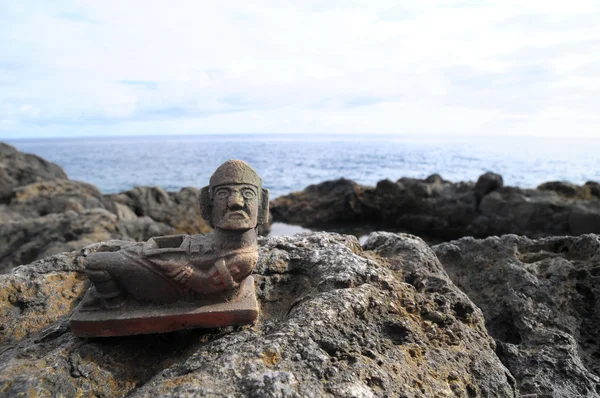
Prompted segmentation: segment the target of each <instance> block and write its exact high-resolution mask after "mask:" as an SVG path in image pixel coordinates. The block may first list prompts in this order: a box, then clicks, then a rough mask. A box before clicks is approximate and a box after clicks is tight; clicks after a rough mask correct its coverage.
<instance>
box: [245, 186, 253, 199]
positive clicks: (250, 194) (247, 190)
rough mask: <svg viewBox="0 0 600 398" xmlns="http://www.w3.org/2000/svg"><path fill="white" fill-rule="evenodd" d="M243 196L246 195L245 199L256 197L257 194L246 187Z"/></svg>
mask: <svg viewBox="0 0 600 398" xmlns="http://www.w3.org/2000/svg"><path fill="white" fill-rule="evenodd" d="M242 196H243V197H244V199H254V198H255V197H256V194H255V193H254V191H253V190H251V189H249V188H246V189H244V190H243V191H242Z"/></svg>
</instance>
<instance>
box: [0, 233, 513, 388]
mask: <svg viewBox="0 0 600 398" xmlns="http://www.w3.org/2000/svg"><path fill="white" fill-rule="evenodd" d="M122 244H123V243H121V242H108V243H106V244H103V245H94V246H92V247H90V248H88V249H87V250H86V251H84V252H83V253H81V254H80V256H83V255H86V253H87V252H89V251H92V250H114V249H116V248H118V247H120V245H122ZM125 244H126V243H125ZM260 246H261V247H260V252H259V262H258V265H257V268H256V273H255V282H256V289H257V295H258V298H259V300H260V305H261V318H260V320H259V322H258V323H257V324H256V325H254V326H252V327H238V328H223V329H215V330H204V331H203V330H191V331H181V332H173V333H169V334H163V335H147V336H134V337H115V338H104V339H102V338H97V339H78V338H75V337H74V336H73V335H72V334H71V332H70V330H69V326H68V317H69V315H70V314H71V312H72V310H73V307H74V306H75V305H76V304H77V302H78V300H79V299H80V298H81V296H82V293H83V292H84V290H85V289H86V287H87V285H86V281H85V278H83V277H82V273H81V267H80V265H79V264H80V263H81V262H80V261H79V260H78V258H77V257H78V256H76V255H75V254H59V255H55V256H53V257H50V258H47V259H44V260H39V261H37V262H34V263H32V264H29V265H25V266H22V267H19V268H17V269H15V270H13V271H12V272H11V273H9V274H5V275H0V314H1V315H2V319H4V320H5V322H3V328H2V330H1V331H0V333H1V334H0V338H1V339H2V340H1V341H0V392H2V394H4V395H6V396H19V395H20V394H23V395H27V394H28V393H30V392H34V394H37V395H48V396H78V395H79V396H124V395H128V396H132V397H155V396H161V397H179V396H255V397H304V396H306V397H322V396H335V397H379V396H381V397H383V396H397V397H422V396H432V397H433V396H440V397H442V396H464V397H474V396H481V397H515V396H517V395H518V391H517V390H516V385H515V382H514V378H513V376H512V375H511V374H510V372H509V371H508V370H507V369H506V367H505V366H504V365H503V364H502V363H501V362H500V360H499V359H498V357H497V356H496V354H495V352H494V348H495V343H494V341H493V339H491V338H490V337H489V335H488V334H487V332H486V330H485V327H484V321H483V316H482V313H481V311H480V310H479V309H478V308H477V307H476V306H475V305H474V304H473V303H472V302H471V301H470V300H469V298H468V297H467V296H466V295H465V294H464V293H462V292H461V291H460V290H459V289H457V288H456V286H454V284H453V283H452V282H451V281H450V279H449V278H448V276H447V275H446V273H445V272H444V271H443V269H442V268H441V265H440V263H439V261H438V260H437V258H436V257H435V255H434V254H433V252H432V251H431V249H430V248H429V247H428V246H427V245H426V244H425V243H424V242H423V241H422V240H420V239H418V238H416V237H412V236H408V235H394V234H373V235H372V236H371V237H370V238H369V240H368V242H367V244H366V248H368V249H369V251H363V250H362V249H361V248H360V246H359V244H358V241H357V240H356V238H354V237H349V236H342V235H337V234H328V233H314V234H304V235H298V236H295V237H281V238H268V239H266V238H262V239H261V240H260Z"/></svg>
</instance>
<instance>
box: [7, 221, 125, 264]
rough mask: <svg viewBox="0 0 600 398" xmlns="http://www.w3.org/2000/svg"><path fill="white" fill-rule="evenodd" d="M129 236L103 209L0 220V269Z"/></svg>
mask: <svg viewBox="0 0 600 398" xmlns="http://www.w3.org/2000/svg"><path fill="white" fill-rule="evenodd" d="M122 238H126V239H131V238H129V237H128V236H127V235H125V234H124V233H122V231H121V230H120V227H119V223H118V220H117V216H116V215H114V214H113V213H111V212H109V211H107V210H104V209H91V210H84V211H82V212H80V213H77V212H75V211H72V210H70V211H66V212H64V213H55V214H49V215H47V216H44V217H35V218H24V219H22V220H16V221H11V222H7V223H2V224H0V272H2V271H6V270H7V269H9V268H12V267H14V266H17V265H21V264H27V263H29V262H31V261H34V260H36V259H39V258H44V257H47V256H49V255H52V254H56V253H60V252H65V251H71V250H78V249H81V248H82V247H84V246H85V245H89V244H91V243H94V242H99V241H104V240H109V239H122Z"/></svg>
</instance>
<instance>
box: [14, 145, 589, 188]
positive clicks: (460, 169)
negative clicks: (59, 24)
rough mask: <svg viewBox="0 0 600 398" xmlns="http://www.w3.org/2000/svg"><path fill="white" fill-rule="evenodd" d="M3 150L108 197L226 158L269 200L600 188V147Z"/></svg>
mask: <svg viewBox="0 0 600 398" xmlns="http://www.w3.org/2000/svg"><path fill="white" fill-rule="evenodd" d="M5 142H8V143H9V144H11V145H13V146H15V147H16V148H17V149H19V150H21V151H23V152H26V153H33V154H36V155H39V156H41V157H43V158H45V159H48V160H50V161H52V162H55V163H57V164H59V165H60V166H61V167H62V168H63V169H64V170H65V172H66V173H67V175H68V176H69V178H71V179H73V180H80V181H85V182H89V183H91V184H94V185H96V186H97V187H98V188H99V189H100V191H101V192H103V193H117V192H122V191H125V190H128V189H131V188H133V187H135V186H139V185H142V186H160V187H162V188H164V189H166V190H169V191H177V190H179V189H181V188H183V187H185V186H194V187H202V186H205V185H207V183H208V179H209V177H210V175H211V174H212V172H213V171H214V170H215V169H216V168H217V167H218V166H219V165H220V164H221V163H222V162H224V161H225V160H227V159H242V160H245V161H246V162H248V163H250V164H251V165H252V166H253V167H254V168H255V169H256V170H257V171H258V173H259V174H260V175H261V176H262V178H263V181H264V186H265V187H267V188H269V189H270V191H271V198H276V197H278V196H281V195H285V194H288V193H290V192H293V191H299V190H302V189H304V188H305V187H306V186H308V185H310V184H317V183H319V182H322V181H326V180H333V179H337V178H340V177H344V178H348V179H351V180H354V181H356V182H358V183H360V184H365V185H375V184H376V183H377V181H379V180H382V179H386V178H387V179H390V180H393V181H395V180H397V179H399V178H401V177H416V178H425V177H427V176H429V175H431V174H434V173H438V174H440V175H441V176H442V177H443V178H444V179H446V180H450V181H476V180H477V178H478V177H479V176H480V175H481V174H483V173H485V172H486V171H493V172H496V173H499V174H501V175H502V176H503V178H504V183H505V185H513V186H519V187H526V188H531V187H536V186H537V185H539V184H540V183H542V182H546V181H555V180H563V181H569V182H573V183H576V184H583V183H585V182H586V181H589V180H593V181H600V138H577V137H489V136H462V137H460V136H458V137H449V136H410V135H395V136H390V135H328V134H322V135H308V134H307V135H289V134H286V135H277V134H269V135H267V134H261V135H256V134H255V135H251V134H238V135H189V136H174V135H169V136H143V137H142V136H135V137H92V138H90V137H86V138H52V139H17V140H5Z"/></svg>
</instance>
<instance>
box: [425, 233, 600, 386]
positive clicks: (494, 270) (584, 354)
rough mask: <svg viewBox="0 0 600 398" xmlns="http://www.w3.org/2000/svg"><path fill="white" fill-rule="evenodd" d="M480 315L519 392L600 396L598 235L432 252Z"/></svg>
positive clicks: (506, 239) (482, 243) (490, 242)
mask: <svg viewBox="0 0 600 398" xmlns="http://www.w3.org/2000/svg"><path fill="white" fill-rule="evenodd" d="M433 249H434V251H435V253H436V254H437V256H438V257H439V259H440V260H441V263H442V264H443V266H444V268H445V270H446V271H447V272H448V274H449V275H450V277H451V279H452V280H453V281H454V283H456V284H457V285H458V286H459V287H460V288H461V289H462V290H463V291H464V292H466V293H467V294H468V295H469V297H470V298H471V299H472V300H473V301H474V303H475V304H477V305H478V306H479V307H480V308H481V309H482V311H483V313H484V315H485V320H486V326H487V329H488V331H489V333H490V334H491V335H492V336H493V337H494V338H495V339H496V341H497V344H498V348H497V353H498V356H499V357H500V358H501V359H502V361H503V363H504V364H505V365H506V366H507V367H508V368H509V369H510V371H511V373H512V374H513V375H514V376H515V378H516V380H517V383H518V386H519V391H520V392H521V394H523V395H525V394H533V395H531V396H537V397H599V396H600V377H599V375H600V344H599V343H598V342H599V341H600V328H599V325H598V314H599V313H600V307H599V305H600V304H599V301H598V298H599V297H600V283H599V278H600V237H599V236H598V235H582V236H579V237H551V238H543V239H537V240H531V239H528V238H525V237H518V236H514V235H506V236H502V237H500V238H498V237H490V238H487V239H485V240H476V239H473V238H463V239H460V240H457V241H453V242H449V243H443V244H440V245H438V246H435V247H434V248H433Z"/></svg>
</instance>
